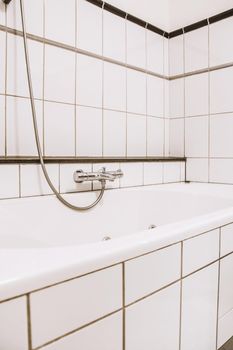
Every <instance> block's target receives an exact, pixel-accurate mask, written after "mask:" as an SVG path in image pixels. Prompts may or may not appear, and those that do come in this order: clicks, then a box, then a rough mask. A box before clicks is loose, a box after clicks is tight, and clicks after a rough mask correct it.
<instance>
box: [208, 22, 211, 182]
mask: <svg viewBox="0 0 233 350" xmlns="http://www.w3.org/2000/svg"><path fill="white" fill-rule="evenodd" d="M209 69H210V24H209V20H208V182H210V147H211V146H210V145H211V140H210V124H211V118H210V71H209Z"/></svg>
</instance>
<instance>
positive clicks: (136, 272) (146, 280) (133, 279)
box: [125, 244, 181, 304]
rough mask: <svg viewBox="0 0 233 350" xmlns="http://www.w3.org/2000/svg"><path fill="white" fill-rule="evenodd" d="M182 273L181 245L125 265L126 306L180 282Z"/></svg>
mask: <svg viewBox="0 0 233 350" xmlns="http://www.w3.org/2000/svg"><path fill="white" fill-rule="evenodd" d="M180 271H181V246H180V244H176V245H173V246H171V247H168V248H165V249H161V250H158V251H156V252H154V253H151V254H147V255H144V256H142V257H139V258H137V259H133V260H130V261H127V262H126V263H125V302H126V304H130V303H132V302H133V301H136V300H138V299H140V298H142V297H144V296H146V295H149V294H150V293H153V292H155V291H156V290H159V289H160V288H162V287H165V286H166V285H169V284H170V283H172V282H174V281H176V280H178V279H179V278H180V277H181V276H180ZM151 276H153V278H151Z"/></svg>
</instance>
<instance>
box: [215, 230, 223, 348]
mask: <svg viewBox="0 0 233 350" xmlns="http://www.w3.org/2000/svg"><path fill="white" fill-rule="evenodd" d="M221 238H222V228H221V227H220V229H219V262H218V292H217V318H216V350H217V349H218V323H219V321H218V320H219V302H220V273H221V260H220V259H221Z"/></svg>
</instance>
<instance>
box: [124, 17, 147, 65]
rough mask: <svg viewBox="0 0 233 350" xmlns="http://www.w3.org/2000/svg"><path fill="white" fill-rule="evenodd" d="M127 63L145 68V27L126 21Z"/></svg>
mask: <svg viewBox="0 0 233 350" xmlns="http://www.w3.org/2000/svg"><path fill="white" fill-rule="evenodd" d="M126 33H127V63H128V64H131V65H133V66H137V67H140V68H146V29H145V28H143V27H141V26H139V25H137V24H135V23H132V22H130V21H127V23H126Z"/></svg>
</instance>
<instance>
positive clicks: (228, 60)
mask: <svg viewBox="0 0 233 350" xmlns="http://www.w3.org/2000/svg"><path fill="white" fill-rule="evenodd" d="M232 35H233V17H230V18H227V19H224V20H221V21H219V22H217V23H212V24H210V25H209V26H206V27H203V28H200V29H197V30H194V31H192V32H189V33H185V34H184V35H181V36H178V37H175V38H173V39H170V74H171V75H172V76H174V75H180V78H179V79H174V80H172V81H171V82H170V116H171V124H170V152H171V154H172V155H176V156H178V155H185V156H186V157H187V158H188V159H187V180H190V181H200V182H211V183H226V184H233V137H232V135H233V114H232V112H233V93H232V86H233V67H232V64H233V44H232ZM222 65H224V67H222ZM216 67H217V68H219V69H215V68H216ZM199 70H202V72H201V73H199V74H195V75H192V74H189V73H190V72H197V71H199ZM208 70H209V71H208Z"/></svg>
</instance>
